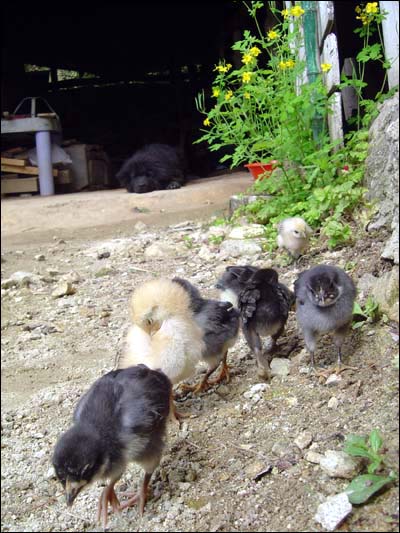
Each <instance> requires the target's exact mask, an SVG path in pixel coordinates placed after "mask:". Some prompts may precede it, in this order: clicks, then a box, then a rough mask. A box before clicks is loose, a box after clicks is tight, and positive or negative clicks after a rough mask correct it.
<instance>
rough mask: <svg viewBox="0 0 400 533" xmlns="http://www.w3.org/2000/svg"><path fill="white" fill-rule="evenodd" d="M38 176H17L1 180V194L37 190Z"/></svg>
mask: <svg viewBox="0 0 400 533" xmlns="http://www.w3.org/2000/svg"><path fill="white" fill-rule="evenodd" d="M38 190H39V187H38V180H37V178H16V179H2V180H1V194H10V193H23V192H37V191H38Z"/></svg>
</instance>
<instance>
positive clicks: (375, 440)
mask: <svg viewBox="0 0 400 533" xmlns="http://www.w3.org/2000/svg"><path fill="white" fill-rule="evenodd" d="M369 444H370V446H371V448H372V449H373V451H374V452H375V453H377V452H379V450H380V448H381V446H382V444H383V440H382V437H381V435H380V433H379V430H377V429H374V430H373V431H371V435H370V436H369Z"/></svg>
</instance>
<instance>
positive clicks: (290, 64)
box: [278, 59, 295, 70]
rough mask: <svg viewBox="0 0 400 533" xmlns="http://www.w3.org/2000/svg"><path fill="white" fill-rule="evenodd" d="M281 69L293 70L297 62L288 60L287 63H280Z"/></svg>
mask: <svg viewBox="0 0 400 533" xmlns="http://www.w3.org/2000/svg"><path fill="white" fill-rule="evenodd" d="M278 66H279V68H280V69H282V70H285V69H287V68H293V67H294V66H295V62H294V61H293V59H288V60H287V61H279V65H278Z"/></svg>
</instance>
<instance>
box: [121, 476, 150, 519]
mask: <svg viewBox="0 0 400 533" xmlns="http://www.w3.org/2000/svg"><path fill="white" fill-rule="evenodd" d="M152 474H153V472H150V473H149V472H146V473H145V475H144V478H143V482H142V485H141V487H140V490H139V492H137V493H135V494H133V496H131V497H130V498H129V499H128V500H126V501H125V502H123V503H121V505H120V508H121V509H126V508H127V507H132V505H135V504H136V503H137V504H138V510H139V515H140V516H142V515H143V512H144V507H145V505H146V501H147V490H148V487H149V483H150V479H151V476H152Z"/></svg>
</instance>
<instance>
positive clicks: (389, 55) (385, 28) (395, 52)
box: [379, 2, 399, 89]
mask: <svg viewBox="0 0 400 533" xmlns="http://www.w3.org/2000/svg"><path fill="white" fill-rule="evenodd" d="M379 7H380V10H381V11H386V12H387V15H386V19H385V20H384V21H382V32H383V43H384V46H385V58H386V59H387V60H388V61H390V62H391V63H392V66H391V67H390V69H389V70H388V83H389V89H392V88H393V87H396V85H398V84H399V3H398V2H379Z"/></svg>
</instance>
